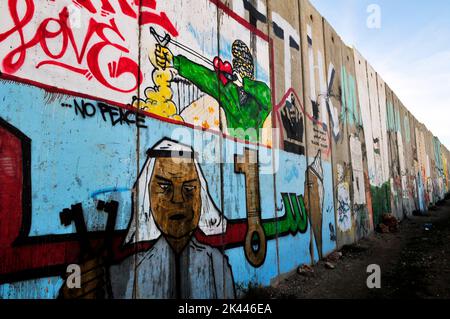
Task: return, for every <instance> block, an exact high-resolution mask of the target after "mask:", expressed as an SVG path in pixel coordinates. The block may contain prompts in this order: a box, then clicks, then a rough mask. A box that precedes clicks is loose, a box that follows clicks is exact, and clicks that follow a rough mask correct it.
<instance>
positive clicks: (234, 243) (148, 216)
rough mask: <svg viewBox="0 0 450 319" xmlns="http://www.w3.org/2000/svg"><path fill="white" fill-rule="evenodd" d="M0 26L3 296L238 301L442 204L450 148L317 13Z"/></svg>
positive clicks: (101, 12) (213, 0)
mask: <svg viewBox="0 0 450 319" xmlns="http://www.w3.org/2000/svg"><path fill="white" fill-rule="evenodd" d="M0 15H1V18H2V20H1V21H2V23H1V26H0V71H1V72H0V101H1V103H0V112H1V117H0V183H1V185H2V187H1V191H0V299H20V298H24V299H25V298H29V299H56V298H61V299H132V298H144V299H148V298H173V299H178V298H198V299H216V298H239V297H242V296H243V295H244V294H245V293H246V291H247V288H249V287H251V286H253V287H254V286H268V285H270V284H272V283H274V282H275V283H276V282H277V281H278V280H279V279H280V278H283V277H284V276H285V275H286V274H288V273H290V272H292V271H293V270H295V269H297V268H298V267H299V266H301V265H310V264H313V263H316V262H318V261H319V260H320V259H322V258H325V257H326V256H328V255H329V254H330V253H331V252H333V251H334V250H336V249H339V248H340V247H342V246H344V245H347V244H353V243H355V242H356V241H357V240H359V239H361V238H363V237H366V236H368V235H370V234H371V232H372V231H373V230H374V228H375V227H374V224H377V223H378V222H379V219H380V216H381V215H382V214H384V213H395V214H396V217H398V218H403V217H404V214H403V212H406V213H407V214H408V213H410V212H411V210H412V209H418V210H420V211H421V212H426V211H427V209H428V207H430V206H432V205H435V204H436V203H437V202H438V201H439V200H440V199H442V198H443V197H444V196H445V195H448V194H446V193H448V190H449V183H450V181H449V171H450V168H449V165H450V160H449V158H450V155H449V153H448V151H447V149H446V148H445V147H444V145H443V144H441V142H440V141H439V140H438V139H437V138H436V137H434V136H433V135H432V133H431V132H430V131H428V129H427V128H426V127H425V126H424V125H423V124H420V123H419V122H418V121H417V120H416V119H414V117H413V116H412V114H410V113H409V112H408V111H407V109H406V108H405V107H404V106H403V105H402V104H401V102H400V100H399V99H398V98H397V97H396V96H395V94H394V92H392V91H391V92H390V89H388V86H387V85H386V84H385V83H384V82H383V80H382V78H381V76H380V75H378V74H377V73H376V72H375V70H374V69H373V68H372V67H370V64H368V62H367V61H366V60H365V59H364V58H363V57H362V55H361V54H360V53H358V52H357V51H356V50H354V49H353V48H350V47H347V46H346V45H345V44H344V43H343V42H342V41H341V40H340V37H339V35H338V34H337V33H336V32H335V31H334V30H333V29H332V28H331V26H330V25H329V24H328V22H327V21H326V20H325V19H323V17H322V16H321V15H320V13H319V12H318V11H317V10H316V9H314V7H313V6H312V5H311V4H310V3H309V2H308V1H307V0H301V1H265V0H258V1H247V0H232V1H231V0H227V1H221V0H183V1H169V0H166V1H161V0H141V1H137V0H61V1H53V0H42V1H34V0H21V1H18V0H7V1H2V2H1V3H0ZM206 22H207V23H206ZM18 101H20V103H18ZM387 163H388V165H387ZM77 266H78V267H79V270H80V273H81V278H80V280H81V287H80V288H70V284H71V283H72V279H73V278H72V276H71V275H72V274H73V270H74V269H75V270H76V269H77Z"/></svg>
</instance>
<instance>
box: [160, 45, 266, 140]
mask: <svg viewBox="0 0 450 319" xmlns="http://www.w3.org/2000/svg"><path fill="white" fill-rule="evenodd" d="M232 54H233V66H232V65H231V64H230V63H229V62H223V61H222V60H221V59H220V58H219V57H216V58H215V59H214V61H213V65H214V70H211V69H208V68H207V67H205V66H203V65H200V64H197V63H195V62H193V61H191V60H189V59H188V58H186V57H184V56H182V55H178V56H173V54H172V52H171V51H170V50H169V49H168V48H166V47H162V46H160V45H157V47H156V50H155V55H156V62H157V64H158V65H159V66H160V67H161V68H163V69H165V68H168V67H173V68H174V69H176V70H177V71H178V74H179V75H180V76H182V77H184V78H185V79H187V80H189V81H190V82H192V83H193V84H194V85H196V86H197V87H198V88H199V89H200V90H201V91H202V92H204V93H206V94H208V95H210V96H211V97H213V98H214V99H215V100H217V101H218V103H219V105H220V106H221V107H222V108H223V109H224V111H225V115H226V118H227V123H228V129H229V130H230V133H231V135H232V136H234V137H237V138H242V139H246V140H250V141H257V140H259V135H260V131H259V129H261V128H262V127H263V125H264V122H265V121H266V119H267V117H268V116H269V114H270V112H271V111H272V101H271V91H270V88H269V87H268V86H267V84H266V83H264V82H261V81H256V80H255V79H254V64H253V57H252V55H251V53H250V49H249V48H248V47H247V46H246V45H245V43H244V42H242V41H240V40H236V41H235V42H234V43H233V46H232Z"/></svg>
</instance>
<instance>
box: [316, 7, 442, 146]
mask: <svg viewBox="0 0 450 319" xmlns="http://www.w3.org/2000/svg"><path fill="white" fill-rule="evenodd" d="M310 1H311V3H312V4H313V5H314V6H315V7H316V8H317V10H319V12H320V13H321V14H322V16H323V17H325V19H327V20H328V22H330V24H331V25H332V26H333V27H334V29H335V30H336V31H337V32H338V33H339V34H340V36H341V37H342V39H343V40H344V42H345V43H346V44H347V45H350V46H351V45H353V46H355V47H356V48H357V49H358V51H360V52H361V53H362V55H363V56H364V57H365V58H366V59H367V60H368V61H369V63H370V64H371V65H372V66H373V67H374V68H375V70H376V71H377V72H378V73H379V74H380V75H381V77H382V78H383V79H384V80H385V81H386V82H387V84H388V85H389V86H390V87H391V88H392V89H393V90H394V92H395V93H396V94H397V96H398V97H399V98H400V99H401V101H402V102H403V104H404V105H405V106H406V107H407V108H408V109H409V110H410V111H411V112H412V113H413V114H414V115H415V117H416V118H417V119H418V120H419V121H420V122H422V123H424V124H425V125H426V126H427V127H428V129H429V130H431V132H433V134H434V135H435V136H438V137H439V139H440V141H441V143H443V144H445V145H446V146H447V148H448V149H450V1H448V0H429V1H425V0H413V1H411V0H409V1H408V0H310ZM371 4H376V5H378V6H379V8H380V13H381V15H380V16H381V25H380V28H379V29H377V28H368V27H367V19H368V17H369V15H370V13H368V12H367V10H368V7H369V5H371Z"/></svg>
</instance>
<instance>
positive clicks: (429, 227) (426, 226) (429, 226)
mask: <svg viewBox="0 0 450 319" xmlns="http://www.w3.org/2000/svg"><path fill="white" fill-rule="evenodd" d="M423 228H424V229H425V231H430V230H432V229H433V224H431V223H430V224H425V225H423Z"/></svg>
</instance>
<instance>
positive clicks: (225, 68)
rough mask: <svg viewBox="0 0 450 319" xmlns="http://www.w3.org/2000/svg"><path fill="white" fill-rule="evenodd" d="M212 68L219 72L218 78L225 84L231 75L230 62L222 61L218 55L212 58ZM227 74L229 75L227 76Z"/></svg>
mask: <svg viewBox="0 0 450 319" xmlns="http://www.w3.org/2000/svg"><path fill="white" fill-rule="evenodd" d="M214 70H216V72H218V73H219V79H220V81H222V83H223V85H226V84H227V83H228V81H229V79H230V78H232V76H233V67H232V66H231V64H230V62H228V61H226V62H223V61H222V59H221V58H219V57H215V58H214ZM227 75H229V76H228V77H227Z"/></svg>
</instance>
